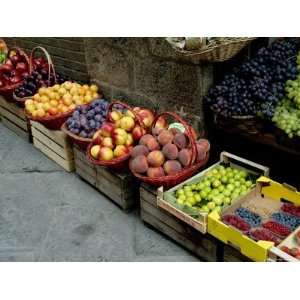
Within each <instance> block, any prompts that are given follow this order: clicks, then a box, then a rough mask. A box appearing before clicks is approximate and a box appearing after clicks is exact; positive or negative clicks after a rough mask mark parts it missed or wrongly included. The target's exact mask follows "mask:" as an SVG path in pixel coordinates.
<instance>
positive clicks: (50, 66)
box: [13, 46, 56, 107]
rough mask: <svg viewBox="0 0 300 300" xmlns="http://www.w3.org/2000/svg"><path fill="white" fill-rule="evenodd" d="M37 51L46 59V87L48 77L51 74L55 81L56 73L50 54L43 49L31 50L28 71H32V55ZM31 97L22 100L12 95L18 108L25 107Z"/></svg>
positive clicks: (49, 83)
mask: <svg viewBox="0 0 300 300" xmlns="http://www.w3.org/2000/svg"><path fill="white" fill-rule="evenodd" d="M38 50H41V51H42V52H43V53H44V55H45V57H46V59H47V63H48V86H50V85H51V82H50V75H51V74H52V75H53V76H54V78H55V81H56V73H55V69H54V64H53V62H52V59H51V56H50V54H49V53H48V51H47V50H46V49H45V48H43V47H40V46H38V47H35V48H33V49H32V51H31V54H30V59H29V64H30V70H33V59H34V54H35V53H36V52H37V51H38ZM31 98H32V96H30V97H24V98H20V97H18V96H17V95H16V94H15V92H14V93H13V99H14V100H15V101H16V103H17V104H18V105H19V106H20V107H25V101H26V100H27V99H31Z"/></svg>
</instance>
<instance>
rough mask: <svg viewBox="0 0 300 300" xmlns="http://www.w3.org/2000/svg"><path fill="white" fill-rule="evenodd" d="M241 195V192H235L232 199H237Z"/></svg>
mask: <svg viewBox="0 0 300 300" xmlns="http://www.w3.org/2000/svg"><path fill="white" fill-rule="evenodd" d="M239 195H240V194H239V193H237V192H233V193H232V195H231V199H232V200H236V199H237V198H238V197H239Z"/></svg>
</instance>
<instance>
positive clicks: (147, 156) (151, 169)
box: [129, 112, 210, 187]
mask: <svg viewBox="0 0 300 300" xmlns="http://www.w3.org/2000/svg"><path fill="white" fill-rule="evenodd" d="M170 118H171V119H174V120H175V121H176V123H173V124H179V125H180V126H179V127H178V126H176V127H173V126H172V124H171V125H170V126H169V125H168V124H167V121H166V119H170ZM158 121H159V123H158ZM151 133H152V134H145V135H144V136H143V137H142V138H141V139H140V140H139V145H137V146H135V147H134V148H133V149H132V151H131V159H130V162H129V168H130V170H131V171H132V173H133V174H134V176H135V177H137V178H138V179H139V180H141V181H143V182H146V183H148V184H150V185H154V186H164V187H172V186H175V185H177V184H179V183H180V182H182V181H184V180H186V179H187V178H189V177H191V176H192V175H194V174H195V173H197V171H198V170H199V169H200V168H201V167H202V166H204V165H205V164H206V163H207V161H208V157H209V149H210V144H209V142H208V141H207V140H206V139H200V140H198V141H196V133H195V131H194V130H193V128H192V127H191V126H189V125H188V124H187V123H186V122H185V121H184V120H182V119H181V118H180V117H179V116H178V115H177V114H175V113H172V112H164V113H162V114H160V115H157V116H156V118H155V120H154V122H153V124H152V130H151Z"/></svg>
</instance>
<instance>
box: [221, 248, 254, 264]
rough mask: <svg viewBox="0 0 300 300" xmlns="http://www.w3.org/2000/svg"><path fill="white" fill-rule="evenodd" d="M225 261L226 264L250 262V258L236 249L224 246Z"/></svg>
mask: <svg viewBox="0 0 300 300" xmlns="http://www.w3.org/2000/svg"><path fill="white" fill-rule="evenodd" d="M221 247H223V251H221V252H223V259H222V261H225V262H250V261H252V260H250V259H249V258H248V257H246V256H244V255H243V254H242V253H241V252H240V251H238V250H236V249H235V248H233V247H231V246H228V245H226V244H223V245H222V246H221Z"/></svg>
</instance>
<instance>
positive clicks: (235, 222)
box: [222, 215, 250, 232]
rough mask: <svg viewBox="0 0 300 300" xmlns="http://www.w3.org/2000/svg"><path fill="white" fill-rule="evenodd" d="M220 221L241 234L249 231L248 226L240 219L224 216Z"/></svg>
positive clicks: (234, 216) (233, 216)
mask: <svg viewBox="0 0 300 300" xmlns="http://www.w3.org/2000/svg"><path fill="white" fill-rule="evenodd" d="M222 221H223V222H224V223H226V224H228V225H231V226H233V227H235V228H237V229H239V230H241V231H243V232H246V231H248V230H250V225H249V224H248V223H247V222H245V221H244V220H243V219H242V218H240V217H238V216H236V215H225V216H223V217H222Z"/></svg>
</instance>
